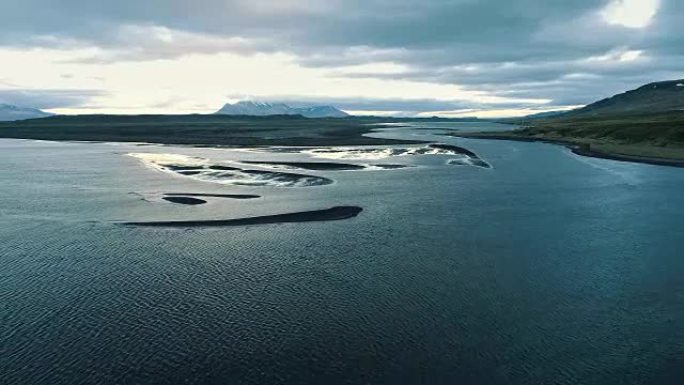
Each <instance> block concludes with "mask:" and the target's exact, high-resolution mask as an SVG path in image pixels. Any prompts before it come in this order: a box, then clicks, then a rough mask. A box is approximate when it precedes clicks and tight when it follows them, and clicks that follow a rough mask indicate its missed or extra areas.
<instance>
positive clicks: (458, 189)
mask: <svg viewBox="0 0 684 385" xmlns="http://www.w3.org/2000/svg"><path fill="white" fill-rule="evenodd" d="M483 128H491V129H499V128H500V127H497V126H486V125H485V126H483V125H482V124H478V125H468V124H460V125H459V124H453V125H443V124H442V125H439V126H438V127H437V129H436V130H430V129H427V128H426V127H414V128H411V129H405V128H404V129H393V130H389V131H386V132H383V133H381V134H378V135H383V136H392V137H410V138H413V139H416V138H423V139H427V140H434V141H440V142H443V143H448V144H454V145H458V146H462V147H465V148H467V149H469V150H472V151H474V152H475V153H476V154H477V155H478V156H479V157H480V158H481V159H482V160H483V161H485V162H486V163H487V164H488V165H491V168H483V167H472V166H469V165H468V162H460V161H457V162H455V163H456V164H453V163H452V164H449V163H450V161H451V160H453V159H462V158H459V157H458V156H449V155H444V154H441V155H440V154H423V155H410V156H409V155H407V156H396V157H391V158H383V157H380V156H376V155H378V154H379V153H386V152H388V151H375V152H374V153H373V155H374V156H373V157H366V158H363V157H361V158H359V156H358V155H359V153H358V152H354V153H353V156H351V155H350V156H338V155H340V153H338V152H330V151H328V152H326V151H310V149H309V150H307V151H305V152H296V151H295V152H288V151H281V152H267V151H245V150H228V149H201V148H189V147H169V146H137V145H135V144H105V143H102V144H93V143H52V142H36V141H22V140H0V164H1V165H2V167H1V168H0V197H1V199H0V264H1V270H0V383H2V384H5V383H6V384H181V383H188V384H279V383H287V384H367V383H368V384H404V383H406V384H676V383H681V380H682V378H684V275H683V272H684V253H683V251H682V250H684V170H683V169H676V168H667V167H659V166H651V165H640V164H631V163H621V162H614V161H609V160H601V159H591V158H582V157H578V156H576V155H573V154H571V153H570V152H569V151H567V150H565V149H563V148H561V147H558V146H552V145H546V144H535V143H514V142H497V141H476V140H464V139H456V138H449V137H445V136H441V135H438V134H439V133H440V132H443V131H444V130H452V129H459V130H467V129H478V130H481V129H483ZM131 153H155V154H175V155H181V156H185V157H194V159H210V160H211V162H213V163H211V164H222V165H229V164H231V165H238V167H242V168H245V164H244V163H240V161H244V160H248V161H255V162H266V163H267V162H268V161H272V162H307V161H317V160H318V161H321V160H324V159H318V158H317V157H320V156H321V155H325V154H335V159H337V160H342V161H344V162H350V163H357V164H359V165H364V167H358V169H352V170H315V171H312V170H294V171H293V170H291V169H288V170H287V171H286V172H287V173H294V174H304V175H310V176H311V177H312V178H314V179H311V180H317V179H315V178H325V179H326V180H330V181H331V183H329V184H312V185H309V184H300V185H294V186H285V185H278V184H273V183H270V184H266V185H233V184H225V183H213V182H212V180H202V179H201V178H192V177H188V176H184V175H177V174H174V173H173V172H164V171H163V170H159V169H155V168H154V167H148V166H146V165H145V164H143V162H141V161H140V159H136V158H135V157H132V156H127V154H131ZM350 154H352V153H350ZM203 162H204V161H203ZM382 163H385V164H393V165H396V164H401V165H406V166H411V167H406V168H398V169H394V168H392V169H383V168H381V167H377V168H373V167H368V165H372V164H382ZM240 165H241V166H240ZM202 167H204V163H202ZM249 169H257V170H262V171H265V172H270V171H273V170H277V168H273V169H269V168H268V167H266V166H263V167H262V166H259V165H258V164H250V165H249ZM213 171H217V170H213ZM218 171H225V170H218ZM282 171H283V170H282V169H281V170H280V172H282ZM202 172H204V171H202ZM212 175H213V174H212ZM259 175H262V174H259ZM264 175H265V174H264ZM279 181H280V179H279ZM182 192H186V193H190V192H192V193H206V194H253V195H259V196H260V197H259V198H256V199H247V200H239V199H221V198H212V197H203V198H202V199H203V200H206V201H207V203H206V204H203V205H196V206H188V205H179V204H174V203H170V202H167V201H165V200H163V199H162V197H163V196H164V194H166V193H182ZM345 205H346V206H349V205H353V206H360V207H362V208H363V212H361V214H359V215H358V216H357V217H355V218H351V219H346V220H341V221H331V222H309V223H287V224H271V225H263V226H246V227H229V228H206V229H205V228H192V229H175V228H174V229H165V228H138V227H128V226H122V225H121V223H122V222H125V221H167V220H170V221H173V220H196V219H227V218H239V217H251V216H258V215H270V214H280V213H287V212H295V211H305V210H315V209H325V208H329V207H333V206H345Z"/></svg>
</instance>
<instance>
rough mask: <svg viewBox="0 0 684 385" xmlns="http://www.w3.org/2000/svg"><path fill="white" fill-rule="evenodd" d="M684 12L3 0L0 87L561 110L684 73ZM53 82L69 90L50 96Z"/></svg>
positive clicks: (621, 6)
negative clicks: (3, 66)
mask: <svg viewBox="0 0 684 385" xmlns="http://www.w3.org/2000/svg"><path fill="white" fill-rule="evenodd" d="M682 17H684V4H683V3H682V2H681V1H678V0H575V1H555V0H552V1H541V0H510V1H505V2H504V1H499V0H479V1H478V0H363V1H362V0H345V1H342V0H326V1H313V0H299V1H296V0H251V1H246V0H228V1H226V0H196V1H193V2H189V1H181V0H163V1H162V0H148V1H144V2H141V1H133V0H120V1H117V2H109V1H107V2H104V1H92V0H91V1H85V0H63V1H60V4H59V6H55V5H54V2H52V1H50V0H25V1H23V2H3V3H0V23H2V25H3V34H2V35H1V36H0V59H3V60H4V62H5V63H7V60H9V61H10V62H11V63H10V69H9V70H8V71H6V73H0V90H1V91H0V95H5V97H4V99H5V100H7V99H10V97H9V96H8V95H12V94H14V95H19V96H20V95H28V94H30V95H40V92H45V95H46V100H50V103H46V102H41V101H40V100H37V101H36V102H35V104H36V105H40V106H46V105H50V106H51V107H52V108H55V109H60V108H61V109H63V110H64V109H69V108H79V107H80V109H81V110H88V108H91V109H97V110H102V109H104V110H111V111H116V112H125V111H127V110H128V109H129V108H131V109H133V108H135V109H136V111H138V110H145V111H147V110H149V111H162V112H191V111H192V112H202V111H204V112H208V111H209V110H211V109H212V108H214V107H217V106H219V105H221V104H222V103H223V102H225V101H227V100H226V99H231V98H232V99H234V98H242V97H252V98H261V99H277V100H294V99H301V100H314V99H315V100H321V101H326V100H328V101H332V102H337V103H338V105H339V106H340V107H342V108H346V109H349V110H366V111H403V112H404V113H418V112H427V113H429V112H430V111H455V113H458V111H466V110H467V111H468V113H472V111H470V110H475V111H478V110H487V109H501V110H506V111H510V110H515V109H525V108H534V109H549V108H555V107H567V106H573V105H581V104H586V103H589V102H591V101H594V100H596V99H598V98H602V97H605V96H608V95H611V94H614V93H616V92H619V91H623V90H625V89H628V88H632V87H636V86H638V85H641V84H643V83H646V82H649V81H655V80H663V79H670V78H681V77H684V76H683V72H684V71H682V69H681V66H680V65H679V63H682V61H681V59H682V55H684V41H682V40H684V25H683V23H681V18H682ZM27 60H33V62H31V63H32V65H31V66H28V67H29V68H27V65H26V61H27ZM36 60H38V61H41V63H35V61H36ZM44 67H45V68H44ZM31 69H33V70H35V71H38V70H43V71H47V74H45V75H42V76H39V78H40V79H39V80H37V79H34V78H32V75H34V74H32V73H30V72H28V71H30V70H31ZM56 72H61V73H56ZM197 72H201V73H202V76H198V75H197ZM265 72H267V73H265ZM98 79H99V80H98ZM288 79H289V80H288ZM264 82H270V84H263V83H264ZM197 83H200V84H197ZM79 92H81V93H80V94H79ZM59 93H62V94H63V95H72V96H69V97H66V98H64V99H63V100H64V103H62V104H61V105H59V104H60V103H56V100H57V99H55V95H57V94H59ZM73 95H80V96H78V97H77V96H73ZM36 98H37V96H36V97H35V98H34V99H36ZM324 99H325V100H324ZM30 101H31V100H29V99H26V98H25V97H24V98H23V99H22V98H21V97H17V104H19V102H24V103H25V102H30Z"/></svg>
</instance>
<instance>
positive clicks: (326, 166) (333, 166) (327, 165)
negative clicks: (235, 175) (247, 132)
mask: <svg viewBox="0 0 684 385" xmlns="http://www.w3.org/2000/svg"><path fill="white" fill-rule="evenodd" d="M242 163H246V164H257V165H263V166H286V167H295V168H301V169H304V170H312V171H326V170H327V171H336V170H363V169H365V168H366V167H364V166H361V165H358V164H349V163H335V162H259V161H251V160H243V161H242Z"/></svg>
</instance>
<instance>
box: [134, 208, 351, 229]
mask: <svg viewBox="0 0 684 385" xmlns="http://www.w3.org/2000/svg"><path fill="white" fill-rule="evenodd" d="M362 210H363V209H362V208H361V207H357V206H335V207H332V208H329V209H325V210H313V211H301V212H297V213H287V214H277V215H264V216H259V217H248V218H237V219H219V220H206V221H202V220H196V221H164V222H126V223H124V225H127V226H144V227H229V226H249V225H265V224H272V223H296V222H319V221H338V220H342V219H349V218H353V217H355V216H357V215H359V213H361V211H362Z"/></svg>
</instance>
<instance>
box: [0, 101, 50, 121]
mask: <svg viewBox="0 0 684 385" xmlns="http://www.w3.org/2000/svg"><path fill="white" fill-rule="evenodd" d="M53 115H54V114H52V113H49V112H45V111H42V110H39V109H37V108H30V107H19V106H15V105H12V104H3V103H0V122H12V121H16V120H25V119H35V118H46V117H48V116H53Z"/></svg>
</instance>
